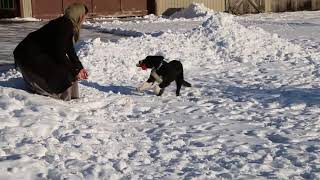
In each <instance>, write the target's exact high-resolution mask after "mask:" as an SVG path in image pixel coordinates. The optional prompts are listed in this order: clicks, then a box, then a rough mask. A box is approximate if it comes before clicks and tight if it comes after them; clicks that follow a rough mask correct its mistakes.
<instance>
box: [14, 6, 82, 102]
mask: <svg viewBox="0 0 320 180" xmlns="http://www.w3.org/2000/svg"><path fill="white" fill-rule="evenodd" d="M87 13H88V8H87V7H86V6H85V5H83V4H80V3H75V4H72V5H70V6H69V7H68V8H67V9H66V10H65V14H64V16H62V17H59V18H57V19H54V20H51V21H50V22H49V23H48V24H46V25H44V26H43V27H41V28H40V29H38V30H36V31H34V32H32V33H30V34H29V35H28V36H27V37H26V38H25V39H24V40H22V41H21V42H20V43H19V44H18V46H17V47H16V48H15V50H14V52H13V54H14V60H15V66H16V68H17V69H18V70H19V71H20V72H21V74H22V76H23V79H24V80H25V82H26V85H27V88H28V89H29V90H31V91H32V92H34V93H37V94H41V95H44V96H49V97H52V98H56V99H62V100H66V101H68V100H71V99H74V98H79V90H78V81H79V80H82V79H87V78H88V73H87V70H86V69H84V68H83V66H82V63H81V62H80V60H79V58H78V56H77V54H76V52H75V49H74V47H73V45H74V43H75V42H77V41H78V40H79V33H80V26H81V24H82V23H83V22H84V20H85V18H86V15H87Z"/></svg>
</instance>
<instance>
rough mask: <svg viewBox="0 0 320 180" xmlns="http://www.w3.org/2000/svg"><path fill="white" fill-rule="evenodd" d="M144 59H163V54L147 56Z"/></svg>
mask: <svg viewBox="0 0 320 180" xmlns="http://www.w3.org/2000/svg"><path fill="white" fill-rule="evenodd" d="M146 60H157V61H162V60H164V57H163V56H147V57H146Z"/></svg>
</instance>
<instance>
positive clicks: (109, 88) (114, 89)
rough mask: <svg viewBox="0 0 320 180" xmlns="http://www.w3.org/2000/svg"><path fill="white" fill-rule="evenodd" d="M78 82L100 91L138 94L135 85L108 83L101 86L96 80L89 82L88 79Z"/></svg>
mask: <svg viewBox="0 0 320 180" xmlns="http://www.w3.org/2000/svg"><path fill="white" fill-rule="evenodd" d="M80 84H82V85H84V86H87V87H91V88H95V89H97V90H98V91H102V92H106V93H108V92H112V93H115V94H123V95H140V94H139V92H138V91H137V90H136V88H135V87H132V86H117V85H108V86H102V85H100V84H99V83H97V82H90V81H81V82H80Z"/></svg>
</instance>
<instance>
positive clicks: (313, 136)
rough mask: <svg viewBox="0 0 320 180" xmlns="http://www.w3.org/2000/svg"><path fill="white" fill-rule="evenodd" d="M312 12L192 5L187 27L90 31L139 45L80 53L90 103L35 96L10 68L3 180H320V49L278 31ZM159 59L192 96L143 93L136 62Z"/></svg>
mask: <svg viewBox="0 0 320 180" xmlns="http://www.w3.org/2000/svg"><path fill="white" fill-rule="evenodd" d="M199 12H200V13H199ZM203 12H205V13H203ZM312 13H313V14H310V16H305V13H304V12H295V13H285V15H284V14H263V15H250V16H244V17H234V16H232V15H230V14H224V13H216V12H212V11H207V10H206V9H205V8H204V7H201V6H199V5H194V6H192V7H190V8H189V9H187V10H186V11H185V14H186V15H188V16H186V17H188V18H181V17H183V13H180V14H179V16H178V15H176V18H172V19H163V18H158V17H154V16H148V17H145V19H144V20H141V19H137V20H136V21H131V22H120V21H114V22H104V23H103V22H100V23H99V22H96V23H89V22H87V23H86V25H85V26H86V28H93V29H97V30H99V31H106V32H113V33H115V34H125V35H128V36H132V37H129V38H125V39H119V40H117V41H102V40H100V39H92V40H88V41H84V42H82V43H80V44H79V45H78V46H77V49H78V54H79V56H80V59H81V61H82V62H83V64H84V66H85V67H86V68H88V70H89V72H90V78H89V80H87V81H81V82H80V88H81V99H78V100H74V101H70V102H63V101H59V100H54V99H50V98H47V97H42V96H38V95H33V94H29V93H27V92H26V91H24V90H23V80H22V78H21V75H20V73H18V72H16V71H15V70H9V71H5V70H2V72H3V73H2V75H1V77H0V91H1V96H0V108H1V111H0V117H1V118H0V121H1V123H0V147H1V148H0V172H1V173H0V179H63V178H68V179H217V178H221V179H289V178H292V179H319V178H320V175H319V174H320V157H319V154H320V140H319V134H320V119H319V115H320V109H319V105H320V98H319V97H320V96H319V57H320V53H319V49H320V46H319V45H320V44H319V41H318V39H316V38H310V34H309V31H304V28H306V29H308V27H309V25H308V24H307V23H301V24H299V27H300V28H298V29H296V31H294V29H289V28H287V29H288V33H289V32H290V33H291V32H295V33H297V34H301V35H303V38H301V37H300V36H296V37H294V36H285V35H286V31H285V28H284V29H282V31H281V32H282V34H281V32H280V31H279V32H280V33H278V34H273V33H270V32H275V31H276V28H278V27H286V25H284V26H281V24H279V23H278V22H279V21H282V23H283V24H285V23H286V22H288V19H289V18H291V19H290V21H292V22H296V21H299V22H309V21H314V22H319V21H320V19H319V14H320V12H319V11H317V12H312ZM190 14H194V17H195V18H191V17H190ZM199 14H201V16H198V15H199ZM177 17H180V18H177ZM310 17H312V19H311V20H310ZM261 21H263V22H265V21H268V23H269V26H268V27H272V26H274V27H275V28H274V29H273V30H270V29H269V28H266V29H267V30H268V31H266V30H264V29H261V28H260V27H263V26H265V24H266V23H262V22H261ZM164 24H166V25H164ZM319 26H320V25H319V24H317V23H314V24H313V27H314V29H316V28H319ZM263 28H264V27H263ZM154 54H161V55H164V56H165V57H166V58H167V59H169V60H173V59H178V60H180V61H181V62H182V63H183V64H184V68H185V78H186V80H187V81H189V82H191V83H192V84H193V87H192V88H183V89H182V90H181V97H175V93H174V90H175V86H174V84H172V85H171V86H170V87H169V88H167V90H166V91H165V93H164V95H163V96H162V97H156V96H154V95H153V94H152V92H151V91H149V92H146V93H144V94H140V93H137V92H136V90H135V88H136V87H137V86H139V85H140V84H141V83H142V82H143V81H145V80H146V78H147V77H148V73H149V72H148V71H142V70H141V69H138V68H137V67H135V64H136V62H137V61H139V60H141V59H143V58H144V57H145V56H147V55H154Z"/></svg>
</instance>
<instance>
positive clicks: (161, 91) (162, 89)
mask: <svg viewBox="0 0 320 180" xmlns="http://www.w3.org/2000/svg"><path fill="white" fill-rule="evenodd" d="M163 92H164V88H161V89H160V91H159V93H158V94H157V96H161V95H162V94H163Z"/></svg>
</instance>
